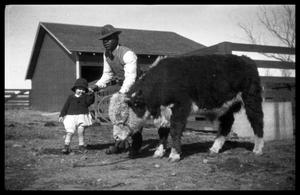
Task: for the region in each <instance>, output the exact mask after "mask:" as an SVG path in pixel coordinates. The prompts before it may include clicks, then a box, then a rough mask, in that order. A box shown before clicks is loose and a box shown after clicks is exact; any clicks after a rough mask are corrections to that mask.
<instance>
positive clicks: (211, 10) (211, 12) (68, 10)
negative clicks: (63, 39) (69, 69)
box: [5, 5, 278, 89]
mask: <svg viewBox="0 0 300 195" xmlns="http://www.w3.org/2000/svg"><path fill="white" fill-rule="evenodd" d="M261 6H263V5H7V6H6V8H5V89H11V88H12V89H14V88H21V89H22V88H25V89H30V88H31V81H30V80H25V76H26V72H27V68H28V64H29V60H30V56H31V52H32V49H33V45H34V40H35V36H36V33H37V29H38V24H39V22H52V23H64V24H76V25H90V26H104V25H105V24H112V25H113V26H115V27H117V28H131V29H143V30H159V31H172V32H176V33H177V34H179V35H181V36H184V37H186V38H189V39H191V40H193V41H196V42H198V43H200V44H203V45H205V46H212V45H214V44H218V43H220V42H224V41H229V42H237V43H249V41H248V39H247V37H246V35H245V33H244V31H243V30H242V29H241V28H240V27H239V26H238V23H240V22H242V23H244V24H249V23H253V24H254V25H255V24H256V23H255V20H254V19H255V18H256V16H257V13H258V10H259V7H261ZM266 6H267V7H270V6H273V7H276V6H277V7H278V5H266ZM256 28H257V30H259V28H261V26H256ZM270 45H276V43H275V44H273V43H271V44H270ZM250 57H251V56H250Z"/></svg>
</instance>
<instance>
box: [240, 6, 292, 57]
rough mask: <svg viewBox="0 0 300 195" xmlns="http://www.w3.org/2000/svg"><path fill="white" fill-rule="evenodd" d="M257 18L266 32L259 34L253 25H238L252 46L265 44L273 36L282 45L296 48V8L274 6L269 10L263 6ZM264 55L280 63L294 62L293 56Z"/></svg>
mask: <svg viewBox="0 0 300 195" xmlns="http://www.w3.org/2000/svg"><path fill="white" fill-rule="evenodd" d="M257 18H258V24H259V25H262V26H263V27H264V30H265V31H264V32H260V33H259V34H256V33H255V32H254V27H253V23H252V24H248V25H246V24H244V23H238V25H239V27H240V28H242V29H243V31H244V32H245V33H246V35H247V37H248V39H249V41H250V42H251V43H252V44H265V41H266V39H267V37H269V36H271V37H272V38H273V39H275V40H277V41H278V43H280V44H281V45H283V46H285V47H290V48H295V46H296V45H295V44H296V31H295V6H293V5H283V6H274V7H269V9H267V8H266V7H265V6H262V7H260V9H259V12H258V13H257ZM263 55H265V56H267V57H271V58H274V59H277V60H280V61H285V62H292V61H293V57H292V56H291V55H281V54H267V53H263Z"/></svg>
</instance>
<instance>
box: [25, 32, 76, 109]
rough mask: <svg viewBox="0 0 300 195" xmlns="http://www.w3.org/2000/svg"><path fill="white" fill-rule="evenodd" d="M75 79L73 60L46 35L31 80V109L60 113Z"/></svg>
mask: <svg viewBox="0 0 300 195" xmlns="http://www.w3.org/2000/svg"><path fill="white" fill-rule="evenodd" d="M75 79H76V65H75V60H74V59H72V57H71V56H70V55H69V54H68V53H67V52H66V51H65V50H64V49H63V48H62V47H61V46H60V45H58V43H57V42H55V40H54V39H53V38H52V37H50V36H49V35H48V34H47V33H46V34H45V37H44V40H43V43H42V46H41V49H40V53H39V57H38V60H37V64H36V68H35V72H34V75H33V78H32V91H31V107H32V109H35V110H41V111H48V112H57V111H60V110H61V108H62V106H63V104H64V102H65V100H66V98H67V96H68V95H69V94H71V93H72V91H71V90H70V88H71V87H72V85H73V84H74V82H75Z"/></svg>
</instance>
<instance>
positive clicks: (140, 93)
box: [109, 55, 264, 161]
mask: <svg viewBox="0 0 300 195" xmlns="http://www.w3.org/2000/svg"><path fill="white" fill-rule="evenodd" d="M261 92H262V89H261V86H260V77H259V75H258V71H257V67H256V64H255V62H254V61H253V60H251V59H250V58H248V57H245V56H242V57H239V56H235V55H205V56H181V57H180V56H178V57H172V58H166V59H163V60H161V61H160V62H159V63H158V64H157V65H156V66H154V67H153V68H151V69H150V70H149V71H148V72H147V73H146V74H145V75H144V76H143V77H142V78H140V79H139V80H138V81H137V82H136V83H135V84H134V85H133V87H132V88H131V90H130V91H129V92H128V94H127V96H126V95H123V94H115V95H114V96H113V97H112V98H111V103H110V105H112V106H110V107H111V108H110V111H109V115H110V118H111V120H112V122H114V123H115V124H118V125H117V126H116V128H115V129H114V137H115V139H120V140H125V139H127V137H128V136H130V135H132V134H134V133H135V132H137V131H141V127H142V126H143V122H145V120H146V119H148V118H150V117H151V118H153V119H154V122H155V124H157V125H158V134H159V138H160V145H159V146H158V148H157V149H156V151H155V153H154V157H162V156H163V155H164V154H165V147H166V141H167V138H168V135H169V134H170V135H171V140H172V143H171V144H172V145H171V153H170V155H169V159H170V160H171V161H178V160H180V159H181V156H180V155H181V153H182V151H181V136H182V132H183V131H184V129H185V125H186V123H187V117H188V116H189V115H190V113H191V112H198V113H201V114H204V115H206V116H207V117H208V118H209V119H210V120H216V119H217V120H219V122H220V123H219V124H220V125H219V132H218V135H217V137H216V139H215V141H214V143H213V145H212V147H211V148H210V152H212V153H218V152H219V150H220V149H221V148H222V146H223V144H224V142H225V138H226V136H227V135H228V134H229V132H230V130H231V127H232V124H233V122H234V113H235V112H238V111H239V110H240V109H241V107H242V106H244V107H245V111H246V114H247V118H248V120H249V122H250V124H251V126H252V128H253V131H254V134H255V140H254V149H253V152H254V153H255V154H262V148H263V144H264V142H263V112H262V96H261ZM120 102H121V103H120ZM112 107H113V108H112ZM118 108H121V109H119V110H123V111H124V112H123V111H120V112H123V113H116V112H115V110H118ZM116 118H119V119H118V120H116Z"/></svg>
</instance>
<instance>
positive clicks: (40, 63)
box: [25, 22, 205, 112]
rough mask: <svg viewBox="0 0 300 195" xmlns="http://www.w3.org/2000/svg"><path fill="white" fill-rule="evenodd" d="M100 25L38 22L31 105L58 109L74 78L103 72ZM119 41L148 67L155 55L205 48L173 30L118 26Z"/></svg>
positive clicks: (29, 72) (32, 59)
mask: <svg viewBox="0 0 300 195" xmlns="http://www.w3.org/2000/svg"><path fill="white" fill-rule="evenodd" d="M100 29H101V26H99V27H98V26H83V25H73V24H60V23H47V22H40V23H39V25H38V29H37V33H36V37H35V41H34V45H33V49H32V53H31V57H30V61H29V65H28V69H27V73H26V78H25V79H29V80H31V85H32V87H31V93H30V106H31V108H32V109H34V110H40V111H47V112H57V111H59V110H60V109H61V106H62V105H63V103H64V101H65V98H66V97H67V95H68V94H70V92H71V91H70V87H71V86H72V85H73V84H74V81H75V79H76V78H79V77H83V78H85V79H87V81H88V82H92V81H95V80H96V79H99V78H100V76H101V74H102V68H103V64H102V61H103V59H102V56H103V52H104V47H103V46H102V42H101V41H100V40H98V37H99V35H100V34H99V33H100ZM118 29H119V30H121V31H122V33H121V34H120V44H121V45H124V46H127V47H129V48H131V49H133V50H134V51H135V53H136V54H137V55H138V64H139V66H140V67H141V69H142V70H144V71H145V70H147V67H148V66H149V65H151V64H152V63H153V62H154V61H155V59H156V58H157V56H165V55H167V56H173V55H180V54H183V53H186V52H189V51H194V50H197V49H201V48H205V46H204V45H202V44H199V43H197V42H195V41H192V40H190V39H187V38H185V37H183V36H181V35H179V34H177V33H175V32H166V31H154V30H138V29H125V28H118Z"/></svg>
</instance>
